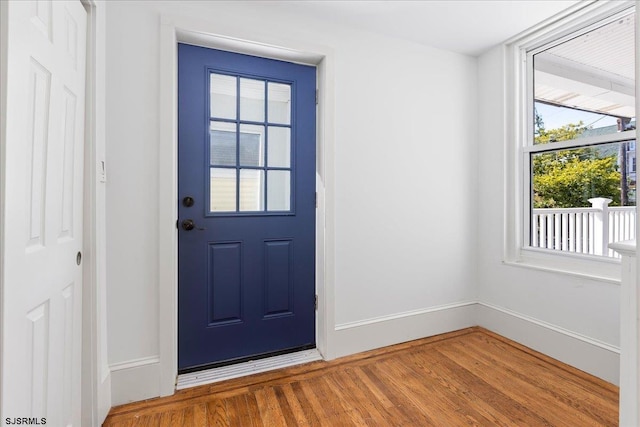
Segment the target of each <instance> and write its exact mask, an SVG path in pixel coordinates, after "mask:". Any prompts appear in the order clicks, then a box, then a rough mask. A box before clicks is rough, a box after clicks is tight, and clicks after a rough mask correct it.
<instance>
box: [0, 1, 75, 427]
mask: <svg viewBox="0 0 640 427" xmlns="http://www.w3.org/2000/svg"><path fill="white" fill-rule="evenodd" d="M8 11H9V12H8V13H9V16H8V18H9V19H8V20H9V29H8V37H9V39H8V46H9V47H8V74H7V81H8V91H7V118H6V120H7V133H6V144H5V147H4V148H5V151H4V154H5V156H6V157H5V159H4V162H3V163H4V169H5V170H4V177H3V178H4V190H5V193H4V200H3V203H4V212H3V214H4V215H3V219H4V224H3V226H4V233H3V236H2V239H3V245H4V251H3V254H2V262H3V285H4V295H3V299H2V308H3V318H2V332H3V337H2V353H3V354H2V355H3V358H2V384H1V386H2V400H1V405H2V406H1V409H2V417H3V421H4V420H5V419H6V418H10V419H13V418H16V417H36V418H38V419H40V418H45V419H46V423H47V425H54V426H72V425H77V426H79V425H80V401H81V395H80V391H81V390H80V374H81V371H80V369H81V324H80V322H81V314H82V311H81V310H82V307H81V302H82V267H81V266H80V265H79V264H80V263H81V259H80V257H79V256H78V254H79V253H80V251H81V250H82V209H83V202H82V193H83V148H84V119H85V113H84V111H85V107H84V99H85V69H86V61H85V57H86V54H85V43H86V22H87V15H86V11H85V10H84V8H83V6H82V4H81V3H80V2H79V1H43V0H37V1H14V2H10V3H9V5H8Z"/></svg>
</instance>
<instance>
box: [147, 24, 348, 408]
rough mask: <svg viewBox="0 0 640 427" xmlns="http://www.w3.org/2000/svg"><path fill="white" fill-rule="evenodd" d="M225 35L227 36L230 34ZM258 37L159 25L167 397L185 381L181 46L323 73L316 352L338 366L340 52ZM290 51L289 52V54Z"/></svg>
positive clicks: (216, 28)
mask: <svg viewBox="0 0 640 427" xmlns="http://www.w3.org/2000/svg"><path fill="white" fill-rule="evenodd" d="M223 27H225V28H223ZM253 37H255V36H254V34H252V33H251V32H246V31H245V30H243V29H238V28H234V27H233V26H231V25H227V26H225V25H220V24H214V23H211V22H209V21H203V20H197V19H189V18H183V17H176V16H168V15H163V16H161V23H160V68H159V69H160V87H159V113H160V119H161V120H160V129H159V130H160V133H159V135H160V137H159V156H158V166H159V169H158V170H159V175H158V188H159V194H158V216H159V223H158V282H159V283H158V285H159V301H158V302H159V316H158V332H159V346H160V348H159V355H160V394H161V395H162V396H169V395H172V394H173V393H174V392H175V385H176V379H177V374H178V296H177V295H178V253H177V248H178V235H177V228H176V219H177V217H178V216H177V209H178V206H177V199H178V174H177V169H178V166H177V165H178V162H177V160H178V159H177V147H178V137H177V135H178V117H177V110H178V91H177V88H178V83H177V68H178V56H177V45H178V43H181V42H184V43H189V44H194V45H198V46H203V47H209V48H215V49H221V50H227V51H233V52H237V53H244V54H249V55H256V56H261V57H266V58H272V59H279V60H284V61H289V62H295V63H300V64H306V65H313V66H316V67H317V78H316V85H317V88H318V89H319V95H318V106H317V108H316V111H317V113H316V114H317V117H316V123H317V125H316V129H317V130H316V152H317V156H316V191H317V192H318V208H317V209H316V248H315V251H316V274H315V276H316V294H317V295H318V310H317V312H316V346H317V349H318V351H319V352H320V353H321V355H322V356H323V357H324V358H325V359H332V358H333V356H332V354H333V353H334V352H333V351H332V348H331V345H330V343H331V342H332V336H333V334H334V333H335V320H334V304H333V301H334V298H333V295H334V289H333V277H334V261H333V254H334V237H333V236H334V218H333V215H332V212H333V207H334V194H335V193H334V190H333V189H334V174H333V170H334V138H333V134H334V117H335V113H334V92H335V86H334V81H333V75H334V73H333V67H334V59H333V58H334V55H333V50H331V49H330V48H327V47H326V46H321V45H314V44H309V43H305V42H300V41H299V40H295V39H291V38H286V39H285V40H282V39H273V40H261V41H256V40H254V39H253ZM283 46H284V47H283Z"/></svg>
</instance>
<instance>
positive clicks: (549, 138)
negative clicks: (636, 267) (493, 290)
mask: <svg viewBox="0 0 640 427" xmlns="http://www.w3.org/2000/svg"><path fill="white" fill-rule="evenodd" d="M634 21H635V14H633V13H631V14H629V13H627V14H626V15H625V14H621V15H620V16H619V17H617V18H616V19H609V20H608V22H606V23H604V25H600V26H597V27H596V28H594V29H591V30H590V31H586V32H585V31H583V32H579V33H576V35H575V36H574V37H569V38H568V39H566V40H564V41H562V42H561V43H552V44H550V45H549V48H547V49H544V48H543V49H541V50H540V51H538V52H536V53H534V54H532V55H530V58H531V59H532V60H533V94H532V96H531V102H532V105H531V107H532V108H531V111H532V112H533V117H532V119H533V126H532V129H533V135H530V136H531V139H530V145H529V146H528V147H527V148H526V149H525V150H526V152H527V160H528V168H527V170H526V173H528V174H529V176H527V177H526V178H525V182H528V183H529V185H530V188H529V192H528V194H529V196H530V200H529V206H530V218H529V219H530V220H529V221H528V223H529V225H530V230H529V233H528V235H529V245H530V246H532V247H536V248H543V249H552V250H556V251H567V252H575V253H582V254H590V255H602V256H615V254H614V253H613V251H611V250H609V249H608V244H609V243H612V242H616V241H621V240H629V239H632V238H635V223H636V220H635V215H636V213H635V205H636V172H635V159H636V152H635V128H636V119H635V114H636V111H635V97H634V94H635V37H634V26H635V24H634Z"/></svg>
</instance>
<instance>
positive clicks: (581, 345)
mask: <svg viewBox="0 0 640 427" xmlns="http://www.w3.org/2000/svg"><path fill="white" fill-rule="evenodd" d="M477 322H478V323H477V325H478V326H482V327H483V328H485V329H488V330H490V331H492V332H495V333H497V334H499V335H502V336H503V337H505V338H509V339H511V340H513V341H516V342H518V343H520V344H522V345H525V346H527V347H529V348H532V349H534V350H536V351H539V352H540V353H543V354H545V355H547V356H549V357H553V358H554V359H557V360H559V361H561V362H563V363H566V364H568V365H571V366H573V367H575V368H578V369H580V370H582V371H585V372H588V373H589V374H591V375H595V376H596V377H599V378H602V379H603V380H605V381H608V382H610V383H612V384H615V385H619V383H620V349H619V348H618V347H615V346H612V345H610V344H607V343H603V342H600V341H598V340H595V339H593V338H589V337H586V336H583V335H580V334H577V333H575V332H572V331H568V330H566V329H563V328H560V327H557V326H555V325H551V324H549V323H546V322H543V321H540V320H538V319H534V318H532V317H529V316H525V315H522V314H519V313H516V312H513V311H511V310H508V309H505V308H502V307H498V306H495V305H492V304H488V303H484V302H479V303H478V304H477Z"/></svg>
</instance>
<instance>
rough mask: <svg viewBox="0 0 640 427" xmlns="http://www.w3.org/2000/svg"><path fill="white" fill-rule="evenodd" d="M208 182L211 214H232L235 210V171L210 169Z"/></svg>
mask: <svg viewBox="0 0 640 427" xmlns="http://www.w3.org/2000/svg"><path fill="white" fill-rule="evenodd" d="M210 180H211V181H210V188H211V194H210V201H211V206H210V209H211V212H234V211H235V210H236V170H235V169H226V168H211V170H210Z"/></svg>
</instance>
